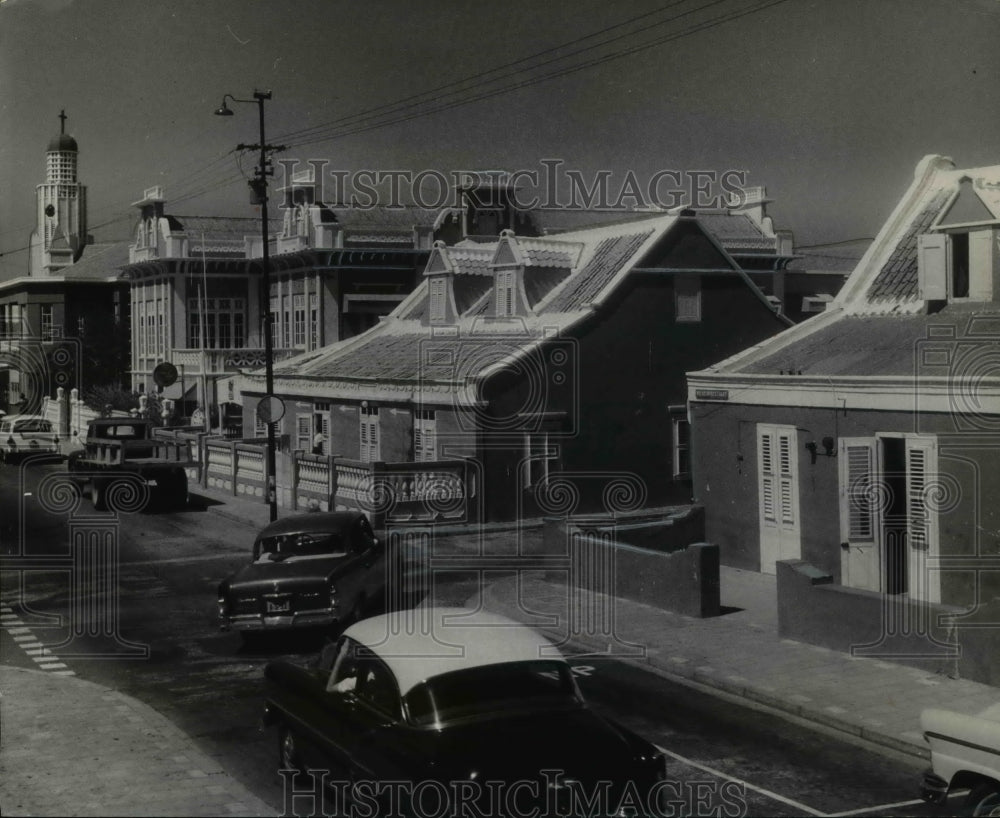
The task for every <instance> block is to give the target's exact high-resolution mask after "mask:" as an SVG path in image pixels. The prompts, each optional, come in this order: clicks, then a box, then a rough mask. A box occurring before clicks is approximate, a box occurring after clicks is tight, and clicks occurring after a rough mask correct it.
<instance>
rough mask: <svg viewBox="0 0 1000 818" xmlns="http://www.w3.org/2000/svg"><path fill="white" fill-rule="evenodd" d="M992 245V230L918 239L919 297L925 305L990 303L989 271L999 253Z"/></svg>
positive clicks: (991, 291)
mask: <svg viewBox="0 0 1000 818" xmlns="http://www.w3.org/2000/svg"><path fill="white" fill-rule="evenodd" d="M996 241H997V231H996V229H995V228H992V227H986V228H982V229H977V230H962V231H958V232H953V233H926V234H924V235H922V236H920V237H919V238H918V244H917V276H918V281H919V286H920V297H921V298H922V299H923V300H925V301H944V300H949V301H950V300H952V299H969V300H972V301H992V300H994V298H995V297H996V293H995V292H994V285H993V269H994V267H995V266H996V263H997V254H998V252H1000V251H998V248H997V243H996Z"/></svg>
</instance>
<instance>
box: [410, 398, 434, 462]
mask: <svg viewBox="0 0 1000 818" xmlns="http://www.w3.org/2000/svg"><path fill="white" fill-rule="evenodd" d="M428 460H437V416H436V413H435V411H434V410H433V409H417V410H415V411H414V412H413V461H414V462H415V463H420V462H425V461H428Z"/></svg>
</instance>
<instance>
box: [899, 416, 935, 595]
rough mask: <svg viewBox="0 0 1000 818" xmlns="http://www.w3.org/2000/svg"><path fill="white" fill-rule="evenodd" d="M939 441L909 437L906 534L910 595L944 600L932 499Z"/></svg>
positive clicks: (907, 451) (907, 440)
mask: <svg viewBox="0 0 1000 818" xmlns="http://www.w3.org/2000/svg"><path fill="white" fill-rule="evenodd" d="M937 468H938V465H937V442H936V441H935V440H934V439H933V438H931V437H916V436H912V437H908V438H907V439H906V533H907V541H908V544H909V547H908V549H907V563H908V568H909V571H908V573H909V582H908V587H909V591H910V598H911V599H914V600H922V601H924V602H940V601H941V573H940V571H939V570H938V566H937V565H936V564H935V563H936V560H937V557H938V519H937V514H938V512H937V510H936V509H935V508H934V507H933V506H932V504H931V503H929V502H928V498H929V497H930V496H932V495H933V494H934V492H935V489H936V488H940V486H937V485H936V484H937V483H938V481H939V479H940V478H939V475H938V471H937Z"/></svg>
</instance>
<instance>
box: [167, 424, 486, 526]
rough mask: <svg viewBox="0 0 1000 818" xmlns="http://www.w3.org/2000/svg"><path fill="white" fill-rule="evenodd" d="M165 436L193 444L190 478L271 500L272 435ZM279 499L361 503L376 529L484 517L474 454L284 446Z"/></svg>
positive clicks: (309, 505) (337, 505)
mask: <svg viewBox="0 0 1000 818" xmlns="http://www.w3.org/2000/svg"><path fill="white" fill-rule="evenodd" d="M154 436H155V437H156V438H158V439H168V440H174V441H176V442H177V443H178V444H184V445H187V447H188V450H189V451H190V454H191V463H190V465H189V470H188V480H189V481H190V483H191V484H192V485H195V484H197V485H201V486H204V487H206V488H212V489H215V490H217V491H223V492H226V493H227V494H232V495H233V496H234V497H235V496H240V497H247V498H250V499H254V500H259V501H260V502H262V503H266V502H267V490H266V486H267V482H268V481H267V477H268V475H267V457H266V448H267V442H266V441H265V440H263V439H261V438H250V439H243V440H227V439H225V438H223V437H219V436H215V435H208V434H206V433H205V432H204V431H201V429H200V427H180V428H178V427H174V428H167V429H156V430H154ZM276 465H277V480H276V483H277V498H278V504H279V505H281V506H283V507H290V508H292V509H297V510H300V511H306V510H309V509H317V510H321V511H333V510H346V509H356V510H359V511H364V512H365V513H366V514H368V515H369V517H370V518H371V521H372V524H373V525H374V526H375V527H376V528H381V527H384V526H385V525H386V524H388V523H392V524H396V525H406V524H412V525H426V524H429V523H437V522H450V523H460V522H462V523H464V522H475V521H477V519H478V515H477V512H476V507H477V503H475V502H473V500H474V499H476V496H477V480H478V477H477V472H476V471H475V469H474V468H473V467H472V465H471V463H470V462H469V461H466V460H457V461H456V460H442V461H435V462H425V463H384V462H375V463H369V462H365V461H362V460H351V459H348V458H345V457H339V456H335V455H314V454H309V453H306V452H301V451H296V452H294V453H291V454H289V453H286V452H277V463H276Z"/></svg>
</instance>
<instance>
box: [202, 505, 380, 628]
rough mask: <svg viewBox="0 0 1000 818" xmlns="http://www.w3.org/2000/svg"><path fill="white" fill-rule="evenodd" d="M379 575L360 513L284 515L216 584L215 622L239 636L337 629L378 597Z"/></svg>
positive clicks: (373, 541) (375, 544)
mask: <svg viewBox="0 0 1000 818" xmlns="http://www.w3.org/2000/svg"><path fill="white" fill-rule="evenodd" d="M385 572H386V568H385V558H384V549H383V548H382V545H381V544H380V543H379V541H378V539H377V538H376V537H375V533H374V531H372V527H371V524H370V523H369V522H368V519H367V518H366V517H365V515H364V514H362V513H360V512H353V511H337V512H314V513H310V514H299V515H295V516H291V517H285V518H282V519H280V520H277V521H275V522H273V523H271V524H270V525H268V526H267V527H265V528H264V529H263V530H261V532H260V533H259V534H258V535H257V539H256V541H255V542H254V545H253V553H252V555H251V558H250V563H249V564H248V565H246V566H244V567H243V568H242V569H241V570H240V571H238V572H237V573H235V574H234V575H233V576H231V577H229V578H228V579H226V580H225V581H224V582H222V583H221V584H220V585H219V624H220V626H221V628H222V629H223V630H229V629H232V630H239V631H241V632H242V633H243V635H244V636H246V635H248V634H252V633H260V632H263V631H272V630H280V629H288V628H301V627H331V626H343V625H345V624H347V623H349V622H352V621H354V620H355V619H357V618H358V615H359V613H360V612H361V611H362V610H364V608H365V605H366V604H367V603H368V602H370V601H371V600H372V599H374V598H376V597H377V596H379V595H380V594H381V593H382V590H383V587H384V583H385Z"/></svg>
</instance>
